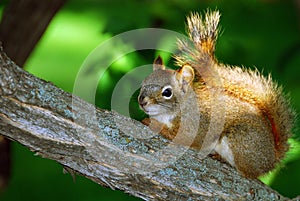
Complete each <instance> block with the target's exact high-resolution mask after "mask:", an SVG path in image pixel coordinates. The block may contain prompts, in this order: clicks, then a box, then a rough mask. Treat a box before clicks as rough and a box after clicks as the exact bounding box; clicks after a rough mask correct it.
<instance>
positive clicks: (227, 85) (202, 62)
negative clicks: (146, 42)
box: [175, 11, 295, 160]
mask: <svg viewBox="0 0 300 201" xmlns="http://www.w3.org/2000/svg"><path fill="white" fill-rule="evenodd" d="M219 19H220V13H219V12H218V11H207V12H206V14H205V16H203V17H201V16H199V15H198V14H197V13H195V14H191V16H190V17H188V19H187V25H188V35H189V39H180V40H179V41H178V47H179V50H180V51H181V53H180V54H179V55H176V56H175V59H176V60H177V64H178V65H179V66H182V65H184V64H186V63H188V64H189V65H191V66H192V67H193V68H194V69H195V71H196V72H198V76H199V77H201V76H205V77H206V80H208V81H209V82H210V83H209V84H208V85H210V86H213V87H220V85H222V86H221V87H222V88H223V89H224V93H227V95H230V96H234V97H236V98H238V99H240V100H242V101H245V102H248V103H251V104H253V105H255V106H256V107H258V108H259V110H260V111H261V114H262V117H263V118H266V119H267V121H268V122H269V125H270V127H271V129H272V131H271V132H272V133H273V136H274V143H275V152H276V155H277V159H278V160H279V159H281V158H282V157H283V156H284V154H285V152H286V151H287V149H288V144H287V139H288V137H289V136H290V134H291V130H292V128H293V124H294V121H295V113H294V111H293V110H292V109H291V107H290V103H289V100H288V99H287V98H286V97H285V95H284V94H283V92H282V88H281V87H278V86H277V84H276V83H274V82H273V81H272V79H271V77H270V76H269V77H268V78H265V77H263V76H262V75H261V74H260V73H259V72H258V71H257V70H255V71H251V70H247V69H244V68H240V67H232V66H226V65H223V64H218V63H217V60H216V59H215V56H214V52H215V44H216V40H217V37H218V33H219V28H218V23H219ZM196 75H197V73H196ZM200 79H201V78H200ZM206 84H207V83H206Z"/></svg>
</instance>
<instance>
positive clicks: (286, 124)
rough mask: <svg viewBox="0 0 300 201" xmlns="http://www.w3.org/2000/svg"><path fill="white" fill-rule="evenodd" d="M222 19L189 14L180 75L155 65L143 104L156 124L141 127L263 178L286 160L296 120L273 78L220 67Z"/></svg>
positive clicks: (159, 62) (181, 45)
mask: <svg viewBox="0 0 300 201" xmlns="http://www.w3.org/2000/svg"><path fill="white" fill-rule="evenodd" d="M219 19H220V13H219V11H207V12H206V13H205V15H204V16H201V15H199V14H197V13H191V14H190V16H189V17H188V18H187V26H188V31H187V32H188V36H189V38H188V39H178V43H177V44H178V48H179V51H180V53H178V54H176V55H175V56H174V58H175V60H176V64H177V65H178V66H179V69H178V70H171V69H166V68H165V66H164V64H163V61H162V58H161V57H160V56H159V57H158V58H156V59H155V61H154V63H153V72H152V73H151V74H150V75H149V76H148V77H146V78H145V79H144V80H143V82H142V85H141V89H140V93H139V96H138V103H139V106H140V108H141V109H142V110H143V111H144V112H145V113H146V114H147V115H149V117H150V118H146V119H144V120H143V121H142V122H143V123H144V124H146V125H149V126H150V128H151V129H153V130H156V131H159V132H160V134H161V135H163V136H164V137H166V138H167V139H169V140H175V139H176V136H178V135H179V133H180V132H182V133H183V134H182V135H181V137H180V138H179V139H177V140H176V142H175V143H179V144H182V145H188V146H190V147H191V148H195V149H198V150H204V151H208V153H207V155H208V154H212V155H216V156H218V157H220V159H221V160H223V161H224V160H225V162H227V163H229V164H230V165H231V166H233V167H235V168H236V169H237V171H238V172H240V173H241V174H242V175H244V176H245V177H248V178H257V177H258V176H261V175H263V174H265V173H267V172H269V171H270V170H272V169H273V168H274V167H275V166H276V165H277V164H278V163H279V162H280V161H281V160H282V159H283V158H284V156H285V154H286V152H287V151H288V149H289V144H288V141H287V140H288V138H289V137H290V136H291V134H292V128H293V124H294V122H295V116H296V115H295V112H294V110H293V109H292V107H291V104H290V100H289V99H288V98H287V97H286V95H285V94H284V93H283V89H282V87H280V86H278V85H277V84H276V83H275V82H274V81H273V80H272V78H271V76H270V75H269V76H268V77H264V76H263V75H261V74H260V73H259V72H258V70H250V69H246V68H244V67H238V66H229V65H225V64H222V63H219V62H218V61H217V59H216V57H215V55H214V53H215V44H216V39H217V37H218V33H219V28H218V23H219ZM194 119H196V120H195V121H194ZM193 122H194V124H195V122H196V124H197V126H196V127H195V126H193V125H192V124H193ZM217 127H221V129H220V130H218V129H215V128H217ZM191 133H194V134H191ZM207 138H208V140H206V141H205V139H207Z"/></svg>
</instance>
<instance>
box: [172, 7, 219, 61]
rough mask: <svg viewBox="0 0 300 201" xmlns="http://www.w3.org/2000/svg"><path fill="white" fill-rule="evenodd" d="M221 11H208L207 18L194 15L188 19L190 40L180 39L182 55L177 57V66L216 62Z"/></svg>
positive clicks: (179, 44)
mask: <svg viewBox="0 0 300 201" xmlns="http://www.w3.org/2000/svg"><path fill="white" fill-rule="evenodd" d="M219 20H220V13H219V11H207V12H206V14H205V17H202V16H200V15H199V14H198V13H192V14H191V15H190V17H188V18H187V27H188V31H187V32H188V35H189V39H179V40H178V48H179V50H180V51H181V54H179V55H176V56H175V58H176V60H177V64H178V65H179V66H182V65H183V64H184V63H186V62H189V63H194V62H197V65H199V60H201V62H203V64H206V63H210V62H211V60H214V53H215V44H216V40H217V37H218V34H219V28H218V24H219ZM200 65H201V64H200Z"/></svg>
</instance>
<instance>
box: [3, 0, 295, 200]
mask: <svg viewBox="0 0 300 201" xmlns="http://www.w3.org/2000/svg"><path fill="white" fill-rule="evenodd" d="M4 4H5V3H3V2H2V8H3V7H4V6H5V5H4ZM207 8H211V9H216V8H217V9H219V10H220V11H221V13H222V18H221V27H222V34H221V36H220V38H219V40H218V44H217V50H216V54H217V57H218V59H219V60H220V61H222V62H224V63H227V64H232V65H243V66H247V67H250V68H254V67H257V68H258V69H260V70H262V69H263V72H264V74H268V73H271V74H272V76H273V78H274V79H275V80H276V81H277V82H278V83H280V84H282V85H284V88H285V90H286V91H287V92H290V96H291V99H292V103H293V106H294V107H295V109H296V110H297V111H299V110H300V79H299V75H300V30H299V28H300V13H299V10H297V7H296V4H295V2H294V1H289V0H281V1H279V0H261V1H258V0H247V1H233V0H228V1H209V0H206V1H200V0H190V1H184V0H163V1H158V0H156V1H155V0H142V1H138V0H130V1H121V0H114V1H111V0H101V1H97V0H85V1H80V0H69V1H68V2H67V4H66V5H65V6H64V7H63V8H62V9H61V10H60V11H59V13H58V14H57V15H56V16H55V18H54V19H53V21H52V22H51V24H50V26H49V27H48V29H47V31H46V33H45V34H44V36H43V38H42V39H41V41H40V42H39V44H38V45H37V46H36V48H35V50H34V52H33V53H32V55H31V56H30V58H29V60H28V62H27V63H26V66H25V69H26V70H28V71H29V72H31V73H33V74H34V75H36V76H38V77H40V78H42V79H45V80H48V81H51V82H53V83H54V84H55V85H57V86H58V87H60V88H62V89H64V90H65V91H68V92H72V89H73V83H74V80H75V78H76V74H77V73H78V70H79V68H80V66H81V65H82V63H83V62H84V60H85V58H86V57H87V56H88V54H89V53H90V52H91V51H92V50H93V49H94V48H96V47H97V46H98V45H99V44H100V43H101V42H103V41H105V40H107V39H109V38H110V37H113V36H114V35H117V34H119V33H123V32H125V31H129V30H132V29H137V28H149V27H160V28H164V29H170V30H173V31H177V32H180V33H184V30H185V25H184V22H185V16H186V15H188V14H189V13H190V11H199V12H203V11H205V10H206V9H207ZM149 40H151V39H149ZM173 42H174V43H175V41H173ZM123 46H124V44H120V45H117V46H115V47H112V49H109V50H107V51H108V52H112V53H117V52H118V49H121V48H123ZM156 55H157V52H156V51H141V52H135V53H132V54H130V55H127V56H126V57H124V59H123V60H121V61H119V62H116V63H114V64H112V66H111V67H110V68H109V69H108V71H107V72H106V73H105V76H103V78H102V79H101V81H100V84H99V87H98V89H97V97H96V104H97V105H98V106H99V107H102V108H107V109H110V98H111V93H112V90H113V88H114V85H115V84H116V83H117V82H118V79H119V78H121V77H122V75H124V74H126V72H127V71H129V70H130V69H133V68H135V67H138V66H140V65H145V64H150V63H152V60H153V59H154V58H155V56H156ZM166 58H167V61H168V60H170V56H166ZM167 64H168V65H172V61H169V63H167ZM87 90H88V89H87ZM132 102H133V103H132V105H133V106H131V109H132V110H133V113H134V115H133V116H135V117H136V118H142V116H143V114H142V113H141V112H139V110H138V109H137V108H136V104H135V101H132ZM296 127H299V123H298V125H297V126H296ZM299 135H300V134H299V132H298V131H297V130H295V136H294V138H293V140H291V143H292V146H293V147H292V150H291V151H290V152H289V154H288V157H287V159H286V160H285V161H284V167H283V168H281V170H280V171H277V170H276V171H274V173H273V174H271V175H269V176H268V177H266V178H263V179H262V180H263V181H264V182H266V183H267V184H268V185H270V186H271V187H272V188H274V189H276V190H278V191H279V192H280V193H281V194H283V195H285V196H288V197H295V196H296V195H299V194H300V187H299V186H300V146H299V143H297V139H298V138H299ZM12 161H13V169H12V177H11V181H10V184H9V186H8V188H7V190H6V191H4V192H2V193H1V194H0V200H2V201H15V200H22V201H38V200H43V201H48V200H49V201H50V200H51V201H52V200H65V201H67V200H84V201H96V200H97V201H99V200H139V199H137V198H133V197H131V196H128V195H126V194H125V193H123V192H120V191H117V190H116V191H113V190H110V189H106V188H103V187H101V186H99V185H97V184H95V183H93V182H91V181H89V180H88V179H85V178H83V177H81V176H76V182H73V180H72V177H71V176H70V175H65V174H63V171H62V167H61V166H60V165H59V164H57V163H56V162H53V161H50V160H47V159H42V158H40V157H36V156H34V153H32V152H30V151H29V150H27V149H26V148H24V147H22V146H21V145H18V144H17V143H14V144H13V153H12Z"/></svg>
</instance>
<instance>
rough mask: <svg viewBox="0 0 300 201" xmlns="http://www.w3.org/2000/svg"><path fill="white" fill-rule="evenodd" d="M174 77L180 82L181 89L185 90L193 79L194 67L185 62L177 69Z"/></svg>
mask: <svg viewBox="0 0 300 201" xmlns="http://www.w3.org/2000/svg"><path fill="white" fill-rule="evenodd" d="M176 77H177V79H178V81H179V82H180V84H181V87H182V90H183V91H184V92H186V91H187V89H188V87H189V86H190V84H191V83H192V82H193V80H194V77H195V73H194V69H193V68H192V67H191V66H190V65H188V64H185V65H183V66H182V67H181V68H180V69H179V70H178V71H177V75H176Z"/></svg>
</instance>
